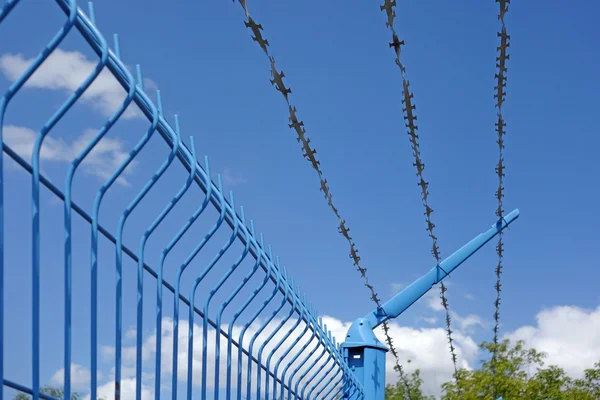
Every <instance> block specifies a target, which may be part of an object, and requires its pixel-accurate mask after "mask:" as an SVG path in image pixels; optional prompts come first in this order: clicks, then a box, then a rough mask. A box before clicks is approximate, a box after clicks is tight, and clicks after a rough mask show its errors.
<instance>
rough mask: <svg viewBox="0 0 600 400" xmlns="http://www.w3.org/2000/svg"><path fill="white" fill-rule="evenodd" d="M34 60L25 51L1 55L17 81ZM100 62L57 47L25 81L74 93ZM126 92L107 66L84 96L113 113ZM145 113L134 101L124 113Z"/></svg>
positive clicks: (0, 63) (8, 72) (1, 61)
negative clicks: (26, 56) (24, 53)
mask: <svg viewBox="0 0 600 400" xmlns="http://www.w3.org/2000/svg"><path fill="white" fill-rule="evenodd" d="M33 60H34V58H25V56H24V55H23V54H3V55H2V56H0V71H1V72H2V73H3V74H4V75H5V76H6V78H7V79H9V80H10V81H15V80H17V79H18V78H19V76H21V74H22V73H23V72H24V71H25V70H26V69H27V68H28V67H29V65H31V63H32V62H33ZM96 64H97V61H96V60H88V59H87V58H86V56H85V55H84V54H82V53H80V52H78V51H65V50H61V49H56V50H55V51H54V52H52V54H51V55H50V56H49V57H48V58H47V59H46V61H45V62H44V63H43V64H42V65H41V66H40V68H39V69H38V70H37V71H36V72H35V73H34V74H33V75H32V76H31V78H30V79H29V80H28V81H27V82H26V83H25V87H29V88H37V89H50V90H61V91H66V92H69V93H73V92H74V91H75V90H77V88H78V87H79V86H80V85H81V84H82V83H83V81H84V80H85V79H86V78H87V76H88V75H89V74H90V73H91V72H92V71H93V70H94V68H95V67H96ZM145 83H146V85H148V86H156V83H154V82H153V81H152V80H150V79H148V80H145ZM126 94H127V93H126V92H125V91H124V90H123V88H122V87H121V85H120V84H119V82H117V80H116V79H115V78H114V77H113V75H112V74H111V73H110V71H108V70H107V69H106V68H105V69H104V70H103V71H102V72H101V73H100V75H99V76H98V77H97V78H96V80H94V82H93V83H92V85H91V86H90V87H89V88H88V89H87V90H86V91H85V92H84V94H83V95H82V97H81V99H82V100H83V101H85V102H86V103H87V104H89V105H91V106H92V107H93V108H96V109H97V110H99V111H100V112H101V113H102V114H103V115H106V116H110V115H112V114H113V113H114V112H115V111H116V110H117V108H118V107H120V106H121V104H122V103H123V100H124V99H125V97H126ZM141 116H142V113H141V111H140V110H139V108H138V107H137V106H136V105H135V104H133V103H132V104H131V105H130V107H128V108H127V110H126V111H125V113H124V114H123V118H135V117H141Z"/></svg>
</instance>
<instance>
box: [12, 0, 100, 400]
mask: <svg viewBox="0 0 600 400" xmlns="http://www.w3.org/2000/svg"><path fill="white" fill-rule="evenodd" d="M75 7H76V4H75V3H74V2H72V3H71V9H70V14H69V20H68V21H67V23H66V24H65V26H64V27H63V29H62V30H61V32H59V33H58V34H57V36H55V38H54V39H53V41H52V42H51V44H50V45H49V46H47V47H46V49H45V50H44V51H42V53H40V55H39V56H38V58H37V59H36V61H34V62H33V64H32V65H31V66H29V68H28V70H27V71H26V72H25V73H24V74H23V75H22V77H21V78H24V79H22V81H21V80H18V81H17V82H15V84H14V85H13V87H16V90H18V88H19V87H20V86H21V85H22V84H24V83H25V81H26V80H27V79H29V77H31V75H32V74H33V72H34V71H35V70H37V69H38V68H39V66H40V65H41V64H42V63H43V61H45V60H46V59H47V57H48V56H49V55H50V54H51V53H52V52H53V51H54V50H55V49H56V48H57V47H58V45H59V44H60V42H62V40H63V39H64V38H65V37H66V35H67V33H68V31H69V30H70V29H71V28H72V26H73V24H74V22H75ZM101 45H102V54H104V55H106V48H107V46H106V42H104V43H102V44H101ZM105 62H106V57H104V58H101V59H100V61H99V62H98V64H97V65H96V68H95V69H94V71H93V72H92V73H91V74H90V75H89V76H88V77H87V78H86V80H85V81H84V82H83V84H82V85H81V86H80V87H79V88H78V90H76V91H75V93H73V94H72V95H71V96H70V97H69V99H68V100H67V101H66V102H65V103H64V104H63V105H62V106H61V107H60V108H59V109H58V111H57V112H56V113H55V114H54V115H53V116H52V117H51V118H50V119H49V120H48V121H47V122H46V124H45V125H44V126H43V127H42V129H41V130H40V132H39V134H38V136H37V138H36V141H35V144H34V148H33V154H32V166H33V175H32V246H33V249H32V283H33V285H32V296H33V304H32V306H33V307H32V308H33V309H32V320H33V321H32V342H33V344H32V347H33V349H32V356H33V363H32V364H33V365H32V372H33V379H32V381H33V398H34V399H37V398H38V397H39V386H40V382H39V373H40V371H39V368H40V365H39V364H40V363H39V356H40V354H39V341H40V330H39V323H40V322H39V321H40V305H39V303H40V297H39V291H40V254H39V247H40V233H39V228H40V222H39V162H40V150H41V146H42V141H43V140H44V138H45V137H46V135H47V134H48V133H49V131H50V130H51V129H52V128H53V127H54V126H55V125H56V123H57V122H58V121H59V120H60V119H61V118H62V117H63V116H64V115H65V114H66V113H67V111H68V110H69V109H70V108H71V106H72V105H73V104H75V102H76V101H77V99H78V98H79V97H80V96H81V95H82V94H83V92H84V91H85V90H86V89H87V88H88V87H89V85H91V83H92V82H93V80H94V79H95V78H96V77H97V76H98V75H99V73H100V70H101V69H102V67H103V65H104V63H105ZM20 81H21V82H20ZM17 84H18V85H17ZM16 90H15V91H16ZM9 91H10V89H9ZM4 111H5V109H4V108H3V112H2V113H3V114H4ZM65 233H66V234H68V233H69V231H68V230H66V232H65ZM65 246H66V250H67V248H68V249H69V250H70V247H69V246H68V245H67V244H65ZM65 260H67V258H65ZM69 277H70V263H68V264H67V265H66V268H65V352H64V358H65V365H67V366H70V346H71V338H70V279H69ZM67 368H68V370H65V381H66V382H67V385H69V379H70V372H71V371H70V367H67ZM65 386H66V385H65ZM65 390H66V391H68V390H69V389H68V388H66V389H65Z"/></svg>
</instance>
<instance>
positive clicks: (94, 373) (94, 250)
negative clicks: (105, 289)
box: [90, 2, 158, 399]
mask: <svg viewBox="0 0 600 400" xmlns="http://www.w3.org/2000/svg"><path fill="white" fill-rule="evenodd" d="M91 4H92V3H91V2H90V5H91ZM92 15H93V14H92V12H90V19H92ZM136 70H137V85H138V87H140V88H142V89H143V77H142V71H141V68H140V66H139V65H137V66H136ZM152 107H153V110H152V111H153V114H152V115H153V118H152V124H151V125H150V127H149V128H148V130H147V131H146V134H145V135H144V136H143V137H142V139H141V140H140V141H139V142H138V143H137V144H136V146H135V147H134V148H133V150H131V152H130V153H129V154H128V155H127V157H126V158H125V160H123V162H122V163H121V165H119V167H118V168H117V170H116V171H115V172H114V173H113V174H112V175H111V176H110V177H109V178H108V179H107V180H106V181H105V182H104V183H103V184H102V186H101V187H100V189H99V190H98V193H97V194H96V198H95V200H94V208H93V210H94V211H93V214H92V244H91V259H92V261H91V264H92V267H91V276H92V279H91V297H92V301H91V368H90V371H91V385H90V386H91V387H90V396H91V398H92V399H95V398H96V396H97V393H96V392H97V385H98V384H97V369H98V362H97V353H98V350H97V343H98V339H97V333H98V328H97V319H98V318H97V308H98V306H97V299H98V294H97V290H98V285H97V279H98V256H97V253H98V219H99V214H100V206H101V203H102V200H103V199H104V195H105V194H106V192H107V191H108V190H109V189H110V188H111V186H112V185H113V183H115V182H116V181H117V179H118V178H119V177H120V175H121V174H122V173H123V171H125V169H126V168H127V166H128V165H129V164H130V163H131V162H132V161H133V159H134V158H135V156H136V155H137V154H138V153H139V152H140V151H141V150H142V149H143V148H144V146H146V144H147V143H148V141H150V138H151V137H152V135H153V134H154V132H155V131H156V126H157V124H158V110H157V109H156V107H154V104H153V105H152Z"/></svg>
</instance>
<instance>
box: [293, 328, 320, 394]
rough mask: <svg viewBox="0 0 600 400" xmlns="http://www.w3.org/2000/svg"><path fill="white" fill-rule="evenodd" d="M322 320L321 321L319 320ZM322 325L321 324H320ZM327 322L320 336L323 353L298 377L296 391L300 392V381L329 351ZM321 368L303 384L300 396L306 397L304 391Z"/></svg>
mask: <svg viewBox="0 0 600 400" xmlns="http://www.w3.org/2000/svg"><path fill="white" fill-rule="evenodd" d="M319 322H321V321H319ZM319 325H321V324H319ZM326 332H327V324H325V325H323V333H322V334H321V337H320V338H319V340H320V341H321V344H322V347H323V349H322V350H321V354H319V356H318V357H317V358H316V359H315V360H314V361H313V362H312V363H311V365H310V367H308V368H307V369H306V371H304V373H303V374H302V375H301V376H300V378H299V379H298V381H297V382H296V393H298V391H299V389H298V385H299V384H300V382H302V381H303V380H304V378H306V376H307V375H308V374H309V373H310V371H311V370H312V369H313V368H314V367H316V366H317V365H318V364H319V363H320V362H321V359H322V358H323V356H324V355H325V353H327V344H326V341H327V333H326ZM319 370H320V369H317V371H316V372H314V373H313V374H312V375H311V377H310V378H308V381H306V382H305V383H304V384H303V386H302V390H301V391H300V398H301V399H304V398H305V397H304V392H305V391H306V388H307V387H308V386H309V385H310V383H311V382H312V381H313V379H314V378H315V376H317V374H318V372H319Z"/></svg>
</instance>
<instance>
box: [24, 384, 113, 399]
mask: <svg viewBox="0 0 600 400" xmlns="http://www.w3.org/2000/svg"><path fill="white" fill-rule="evenodd" d="M40 393H43V394H47V395H48V396H52V397H54V398H56V399H63V398H64V396H65V391H64V390H63V389H62V388H55V387H51V386H45V387H43V388H40ZM31 398H32V396H31V395H29V394H25V393H19V394H18V395H16V396H15V397H13V400H31ZM81 399H83V394H81V393H71V400H81ZM98 400H106V399H105V398H104V397H99V398H98Z"/></svg>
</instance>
